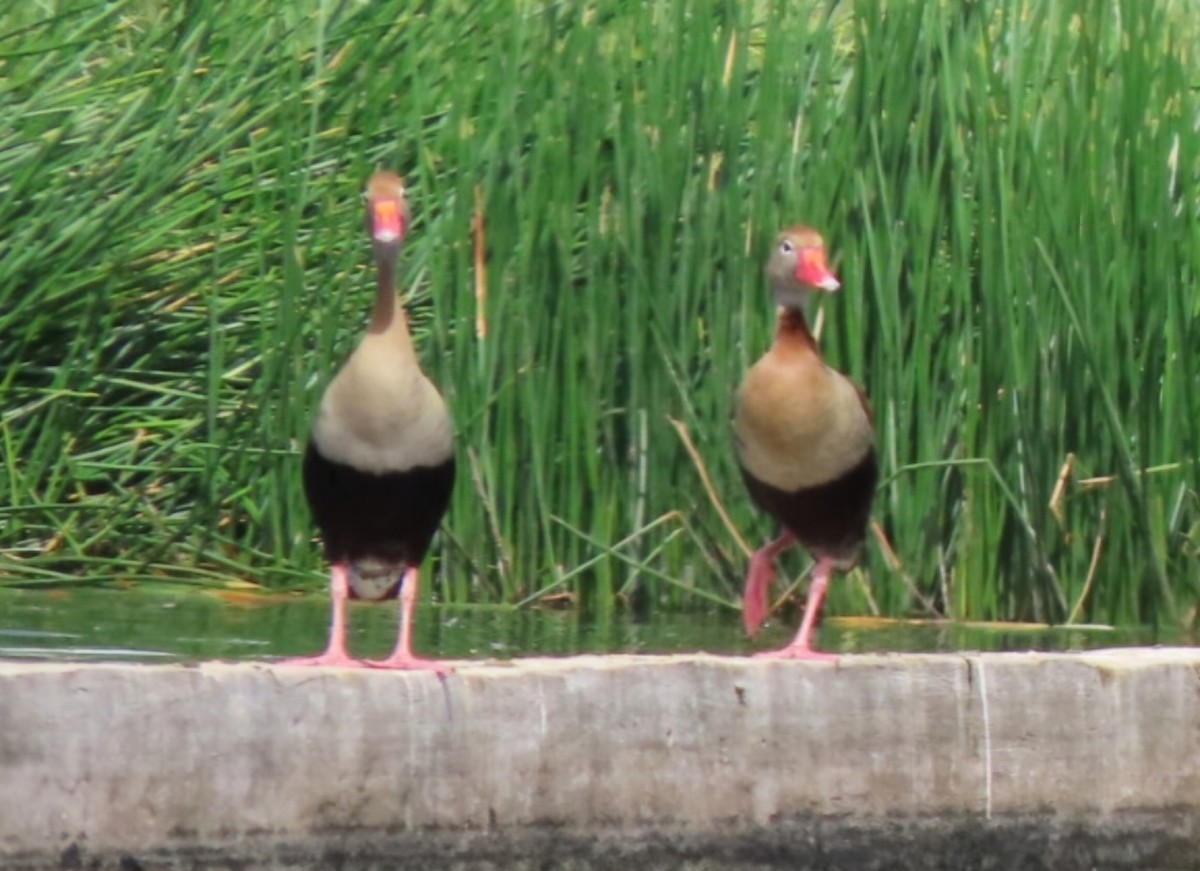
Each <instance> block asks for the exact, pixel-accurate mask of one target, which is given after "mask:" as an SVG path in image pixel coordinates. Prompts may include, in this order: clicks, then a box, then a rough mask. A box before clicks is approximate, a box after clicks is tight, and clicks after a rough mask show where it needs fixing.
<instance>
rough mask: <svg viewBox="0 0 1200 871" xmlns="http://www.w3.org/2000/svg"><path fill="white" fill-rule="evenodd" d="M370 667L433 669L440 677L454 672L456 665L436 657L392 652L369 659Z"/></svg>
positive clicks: (407, 669)
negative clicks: (384, 657) (378, 657)
mask: <svg viewBox="0 0 1200 871" xmlns="http://www.w3.org/2000/svg"><path fill="white" fill-rule="evenodd" d="M365 665H367V666H368V667H369V668H380V669H391V670H394V671H432V672H433V673H434V674H436V675H437V676H438V677H446V676H447V675H451V674H454V667H453V666H450V665H447V664H446V663H444V662H438V661H437V660H436V659H423V658H422V657H420V656H412V655H411V654H410V655H407V656H406V655H404V654H399V655H397V654H392V655H391V656H389V657H387V658H386V659H368V660H367V661H366V663H365Z"/></svg>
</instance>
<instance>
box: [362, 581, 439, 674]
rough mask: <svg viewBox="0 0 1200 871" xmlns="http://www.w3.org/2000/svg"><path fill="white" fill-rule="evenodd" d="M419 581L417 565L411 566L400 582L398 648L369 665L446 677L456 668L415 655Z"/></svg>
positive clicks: (368, 662)
mask: <svg viewBox="0 0 1200 871" xmlns="http://www.w3.org/2000/svg"><path fill="white" fill-rule="evenodd" d="M418 583H419V580H418V575H417V567H416V566H409V567H408V570H407V571H405V573H404V580H403V581H402V582H401V584H400V634H399V635H398V636H397V637H396V648H395V649H394V650H393V651H392V655H391V656H389V657H388V658H387V659H370V660H367V665H369V666H371V668H395V669H405V670H418V669H420V670H425V671H433V672H437V674H438V676H440V677H444V676H445V675H448V674H451V673H453V672H454V669H453V668H451V667H450V666H448V665H446V664H444V663H441V662H437V661H436V660H433V659H422V658H420V657H418V656H414V655H413V652H412V621H413V611H415V610H416V607H417V590H418V586H417V585H418Z"/></svg>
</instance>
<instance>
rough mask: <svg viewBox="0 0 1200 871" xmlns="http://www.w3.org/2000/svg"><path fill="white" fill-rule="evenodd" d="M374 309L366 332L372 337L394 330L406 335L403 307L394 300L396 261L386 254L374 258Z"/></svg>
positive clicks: (406, 322) (406, 324) (406, 327)
mask: <svg viewBox="0 0 1200 871" xmlns="http://www.w3.org/2000/svg"><path fill="white" fill-rule="evenodd" d="M375 268H376V272H375V308H374V309H373V310H372V311H371V323H370V326H368V327H367V332H368V333H371V334H373V335H379V334H381V333H389V332H393V331H396V330H399V331H401V332H403V333H404V334H405V335H407V334H408V321H407V319H406V318H405V316H404V307H403V306H402V305H400V301H399V300H398V299H397V298H396V279H395V274H396V259H395V257H391V256H389V255H387V254H381V255H379V256H377V257H376V258H375Z"/></svg>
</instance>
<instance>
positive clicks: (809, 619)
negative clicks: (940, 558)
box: [734, 226, 878, 659]
mask: <svg viewBox="0 0 1200 871" xmlns="http://www.w3.org/2000/svg"><path fill="white" fill-rule="evenodd" d="M767 280H768V281H769V282H770V284H771V289H772V290H773V291H774V294H775V302H776V304H778V305H779V306H780V312H779V325H778V327H777V329H776V331H775V341H774V342H773V343H772V345H771V349H770V350H769V351H767V353H766V354H765V355H763V357H762V358H761V359H760V360H759V361H758V362H757V363H755V364H754V366H752V367H751V369H750V371H749V372H747V373H746V378H745V380H744V381H743V382H742V386H741V387H740V388H739V390H738V395H737V410H736V412H735V414H734V434H735V436H736V440H737V455H738V464H739V465H740V466H741V469H742V478H743V479H744V480H745V482H746V487H747V489H748V490H749V491H750V498H751V500H753V502H754V504H755V505H757V506H758V507H759V508H761V509H762V510H764V511H766V512H767V513H768V514H770V515H771V516H773V517H774V518H775V519H776V520H778V521H779V524H780V526H781V532H780V535H779V537H778V538H777V539H775V540H774V541H772V542H770V543H769V544H766V545H764V546H763V547H761V548H759V549H758V550H757V551H756V552H755V553H754V556H753V557H752V558H751V559H750V570H749V573H748V574H747V576H746V591H745V594H744V596H743V599H742V620H743V622H744V624H745V626H746V631H747V632H748V633H749V634H751V635H753V634H754V633H755V632H756V631H757V630H758V627H759V626H760V625H761V624H762V621H763V619H764V618H765V617H766V615H767V590H768V588H769V587H770V585H771V582H772V581H773V580H774V578H775V569H774V566H773V565H772V564H773V562H774V560H775V557H776V556H778V555H779V554H780V553H781V552H782V551H784V550H785V549H787V548H788V547H790V546H791V545H792V544H795V543H796V542H799V543H800V544H802V545H804V547H806V548H808V550H809V551H811V553H812V555H813V558H814V559H815V560H816V564H815V565H814V566H813V570H812V581H811V583H810V587H809V592H808V601H807V602H806V603H805V606H804V618H803V620H802V621H801V623H800V631H799V632H797V633H796V637H795V639H794V640H793V641H792V643H791V644H789V645H788V646H787V647H784V648H782V649H780V650H774V651H768V652H765V653H760V654H759V656H766V657H775V658H784V659H832V658H835V657H833V656H831V655H830V654H825V653H819V652H818V651H815V650H813V647H812V636H813V627H814V625H815V624H816V619H817V614H818V613H819V612H820V609H821V603H822V601H823V600H824V598H825V588H826V586H827V585H828V583H829V576H830V574H831V573H832V572H833V571H834V569H838V570H841V571H845V570H847V569H849V568H850V567H852V566H853V565H854V563H855V561H856V560H857V558H858V551H859V549H860V548H861V546H862V543H863V539H864V538H865V537H866V531H867V521H868V518H869V516H870V511H871V498H872V497H873V496H874V493H875V482H876V478H877V476H878V469H877V466H876V462H875V445H874V437H873V433H872V416H871V408H870V406H869V405H868V404H867V400H866V397H865V396H864V395H863V393H862V391H861V390H859V388H858V387H857V386H856V385H855V384H854V382H853V381H851V380H850V379H849V378H847V377H846V376H845V375H843V374H841V373H840V372H837V371H834V370H833V369H831V368H829V367H828V366H826V365H825V361H824V360H822V359H821V352H820V349H819V348H818V347H817V342H816V339H814V338H813V335H812V333H811V332H810V331H809V329H808V322H807V320H805V315H804V310H805V307H806V304H807V301H808V296H809V293H810V292H812V291H814V290H825V291H833V290H837V289H838V288H839V287H841V284H840V283H839V282H838V280H837V278H835V277H834V276H833V273H831V272H830V271H829V269H828V267H827V266H826V265H825V243H824V242H823V241H822V239H821V236H820V235H819V234H818V233H817V232H816V231H814V230H811V229H809V228H808V227H800V226H798V227H792V228H790V229H787V230H784V231H783V232H782V233H780V234H779V236H778V237H777V238H776V239H775V248H774V250H773V251H772V252H771V257H770V259H769V260H768V262H767Z"/></svg>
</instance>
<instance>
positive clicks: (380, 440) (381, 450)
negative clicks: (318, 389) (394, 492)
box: [313, 339, 454, 473]
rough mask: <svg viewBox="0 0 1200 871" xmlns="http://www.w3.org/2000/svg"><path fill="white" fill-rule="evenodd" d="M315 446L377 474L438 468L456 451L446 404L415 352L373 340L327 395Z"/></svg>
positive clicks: (328, 455) (358, 352) (319, 414)
mask: <svg viewBox="0 0 1200 871" xmlns="http://www.w3.org/2000/svg"><path fill="white" fill-rule="evenodd" d="M313 441H314V442H315V444H316V446H317V449H318V450H319V451H320V452H321V453H322V455H324V456H325V457H326V458H328V459H330V460H333V461H335V462H340V463H345V464H347V465H350V466H353V467H354V468H356V469H361V470H362V471H366V472H375V473H383V472H402V471H405V470H407V469H412V468H415V467H417V466H436V465H438V464H440V463H443V462H445V461H446V460H447V459H449V457H450V456H451V454H452V453H453V450H454V447H453V429H452V426H451V421H450V414H449V412H448V411H447V410H446V403H445V401H444V400H443V399H442V397H441V394H440V393H438V390H437V388H436V387H434V386H433V384H432V382H430V381H429V379H428V378H426V377H425V375H424V373H422V372H421V370H420V368H419V367H418V365H417V362H416V359H415V357H414V356H413V355H412V353H411V349H409V350H408V351H405V350H404V349H402V348H399V349H398V348H396V347H395V346H394V345H389V344H385V343H382V342H372V341H370V340H369V339H368V340H365V341H364V342H363V344H361V345H360V346H359V347H358V349H357V350H356V351H355V353H354V354H353V355H352V356H351V357H350V359H349V360H347V361H346V365H345V366H344V367H343V368H342V370H341V371H340V372H338V374H337V375H336V376H335V377H334V379H333V381H331V382H330V384H329V387H328V389H326V391H325V395H324V396H323V397H322V399H321V407H320V409H319V410H318V412H317V420H316V423H315V424H314V426H313Z"/></svg>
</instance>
